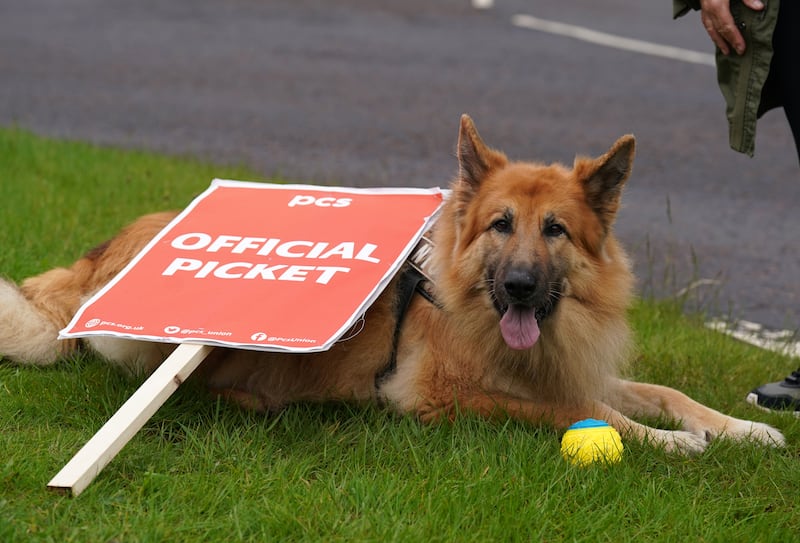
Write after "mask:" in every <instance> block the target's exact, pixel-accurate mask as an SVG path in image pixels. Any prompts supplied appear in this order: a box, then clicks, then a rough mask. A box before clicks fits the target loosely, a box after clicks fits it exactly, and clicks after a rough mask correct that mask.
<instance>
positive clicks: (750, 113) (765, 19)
mask: <svg viewBox="0 0 800 543" xmlns="http://www.w3.org/2000/svg"><path fill="white" fill-rule="evenodd" d="M779 1H780V0H765V1H764V4H765V7H764V9H763V11H753V10H751V9H749V8H748V7H747V6H745V5H744V4H743V3H742V2H741V0H731V12H732V13H733V17H734V19H735V20H736V22H737V24H738V25H739V30H740V31H741V32H742V35H743V36H744V39H745V42H746V43H747V49H746V50H745V53H744V55H742V56H739V55H737V54H736V53H731V54H730V55H728V56H725V55H723V54H722V53H720V51H719V49H717V53H716V59H717V81H718V82H719V88H720V90H721V91H722V95H723V96H724V97H725V103H726V113H727V116H728V126H729V129H730V134H729V136H730V144H731V147H732V148H733V149H735V150H736V151H739V152H740V153H747V154H748V155H750V156H753V152H754V151H755V146H756V145H755V141H756V121H757V120H758V118H759V117H761V115H763V114H764V113H765V112H766V111H768V110H770V109H772V108H774V107H778V106H780V105H781V104H780V102H779V100H778V98H777V97H776V96H775V95H774V93H770V92H768V91H767V92H765V93H763V94H762V89H763V88H764V83H765V82H766V80H767V75H768V74H769V65H770V62H771V60H772V32H773V30H775V22H776V21H777V20H778V2H779ZM787 1H798V0H787ZM672 6H673V18H678V17H680V16H682V15H684V14H686V12H688V11H689V10H690V9H694V10H699V9H700V1H699V0H672Z"/></svg>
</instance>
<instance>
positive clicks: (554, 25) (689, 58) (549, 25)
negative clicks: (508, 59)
mask: <svg viewBox="0 0 800 543" xmlns="http://www.w3.org/2000/svg"><path fill="white" fill-rule="evenodd" d="M511 24H513V25H514V26H518V27H520V28H528V29H530V30H538V31H541V32H548V33H550V34H557V35H559V36H566V37H569V38H574V39H576V40H581V41H585V42H589V43H594V44H597V45H603V46H605V47H612V48H614V49H622V50H624V51H633V52H636V53H642V54H645V55H651V56H656V57H663V58H669V59H673V60H680V61H683V62H691V63H693V64H704V65H707V66H715V62H714V55H712V54H710V53H700V52H698V51H692V50H690V49H682V48H680V47H672V46H671V45H660V44H657V43H651V42H648V41H642V40H636V39H633V38H623V37H622V36H616V35H614V34H607V33H605V32H598V31H597V30H592V29H590V28H586V27H583V26H576V25H571V24H566V23H559V22H556V21H548V20H545V19H539V18H538V17H533V16H531V15H524V14H520V15H514V16H513V17H511Z"/></svg>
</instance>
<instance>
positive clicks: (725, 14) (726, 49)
mask: <svg viewBox="0 0 800 543" xmlns="http://www.w3.org/2000/svg"><path fill="white" fill-rule="evenodd" d="M790 1H792V0H790ZM742 2H743V3H744V5H745V6H747V7H748V8H750V9H752V10H755V11H761V10H762V9H764V3H763V2H762V1H761V0H742ZM700 20H701V21H703V26H704V27H705V29H706V32H708V35H709V36H710V37H711V41H713V42H714V44H715V45H716V46H717V47H719V50H720V51H722V54H724V55H728V54H730V52H731V49H733V50H734V51H736V53H738V54H740V55H741V54H743V53H744V50H745V48H746V44H745V41H744V38H743V37H742V33H741V32H739V29H738V28H737V27H736V22H735V21H734V20H733V15H732V14H731V3H730V0H700Z"/></svg>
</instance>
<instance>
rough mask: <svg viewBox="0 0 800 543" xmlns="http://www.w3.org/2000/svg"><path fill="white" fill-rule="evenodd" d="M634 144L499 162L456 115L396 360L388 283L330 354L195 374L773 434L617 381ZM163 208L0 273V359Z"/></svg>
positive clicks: (40, 343) (704, 431) (621, 425)
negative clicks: (442, 185) (556, 159)
mask: <svg viewBox="0 0 800 543" xmlns="http://www.w3.org/2000/svg"><path fill="white" fill-rule="evenodd" d="M633 155H634V138H633V137H632V136H624V137H622V138H620V139H619V140H618V141H617V142H616V143H614V145H613V146H612V147H611V149H610V150H609V151H608V152H607V153H606V154H604V155H603V156H601V157H599V158H596V159H590V158H583V157H579V158H577V159H576V160H575V163H574V165H573V167H572V168H568V167H565V166H562V165H559V164H551V165H545V164H540V163H534V162H512V161H509V160H508V159H507V158H506V156H505V155H504V154H502V153H500V152H499V151H496V150H493V149H490V148H489V147H487V146H486V145H485V144H484V143H483V141H482V140H481V138H480V137H479V135H478V133H477V131H476V130H475V127H474V125H473V123H472V121H471V120H470V118H469V117H467V116H464V117H462V120H461V127H460V133H459V142H458V159H459V174H458V177H457V178H456V180H455V181H454V183H453V185H452V195H451V197H450V198H449V199H448V201H447V203H446V204H445V207H444V210H443V212H442V215H441V216H440V218H439V219H438V221H437V222H436V224H435V226H434V228H433V231H432V237H433V241H434V243H435V250H434V254H433V256H432V258H431V262H430V269H429V271H430V273H431V275H432V279H433V281H432V283H431V284H429V285H427V288H428V289H429V291H431V292H432V293H433V295H434V297H435V298H436V301H437V303H436V304H432V303H431V302H430V301H428V300H426V299H425V298H423V297H422V296H419V295H416V296H414V297H413V299H412V300H411V303H410V306H409V308H408V311H407V313H406V314H405V317H404V319H403V321H402V327H401V329H400V331H399V340H398V341H397V345H396V352H395V353H394V354H395V356H396V366H394V367H392V368H391V370H390V371H388V372H387V370H386V368H387V364H389V361H390V360H391V358H392V355H393V353H392V351H393V345H394V343H395V342H394V341H393V338H394V337H395V323H396V320H397V311H395V310H396V307H395V306H396V304H397V303H398V301H397V299H396V298H397V280H395V281H394V282H393V283H392V284H391V285H390V286H389V287H388V288H387V289H386V291H385V292H384V293H383V294H382V295H381V297H380V298H379V299H378V300H377V301H376V302H375V304H374V305H373V306H372V307H371V308H370V309H369V311H368V312H367V314H366V318H365V325H364V329H363V330H362V331H361V333H359V334H358V335H356V336H355V337H354V338H352V339H350V340H349V341H346V342H341V343H338V344H336V345H335V346H334V347H333V348H332V349H331V350H330V351H327V352H324V353H316V354H303V355H301V354H273V353H263V352H255V351H246V350H226V349H216V350H215V351H214V352H213V353H212V355H211V357H210V358H209V359H207V360H206V361H205V362H204V363H203V365H202V366H201V368H200V370H199V371H200V372H201V374H202V376H203V378H204V379H206V380H207V382H208V385H209V387H210V389H211V390H213V391H215V392H216V393H217V394H220V395H222V396H224V397H226V398H228V399H231V400H233V401H235V402H238V403H239V404H241V405H244V406H246V407H249V408H254V409H260V410H271V409H279V408H281V407H282V406H285V405H286V404H288V403H290V402H297V401H326V400H348V401H355V402H376V401H377V402H384V403H386V404H388V405H389V406H391V407H393V408H394V409H396V410H397V411H399V412H402V413H409V414H414V415H416V416H417V417H419V418H420V419H422V420H424V421H431V420H436V419H439V418H442V417H445V418H451V417H454V416H455V415H456V414H457V412H461V411H467V412H472V413H476V414H479V415H481V416H484V417H487V418H494V417H506V416H508V417H513V418H515V419H522V420H525V421H530V422H531V423H536V424H538V423H546V424H552V425H555V426H556V427H558V428H564V427H566V426H568V425H569V424H571V423H573V422H575V421H578V420H580V419H584V418H588V417H594V418H600V419H604V420H606V421H608V422H609V423H610V424H611V425H612V426H614V427H615V428H617V430H619V431H620V433H621V434H622V435H623V437H626V438H628V439H630V438H634V439H648V440H650V441H651V442H653V443H655V444H657V445H660V446H663V447H665V448H666V449H668V450H673V451H676V452H681V453H694V452H700V451H702V450H704V449H705V448H706V446H707V445H708V442H709V440H710V439H712V438H714V437H717V436H720V435H725V436H727V437H729V438H732V439H737V440H745V439H751V440H754V441H757V442H761V443H764V444H767V445H781V444H783V441H784V438H783V436H782V435H781V433H780V432H778V431H777V430H775V429H773V428H771V427H769V426H767V425H765V424H761V423H757V422H750V421H745V420H740V419H735V418H732V417H728V416H726V415H723V414H721V413H719V412H717V411H715V410H712V409H710V408H708V407H705V406H703V405H701V404H699V403H697V402H695V401H693V400H691V399H690V398H688V397H687V396H685V395H684V394H682V393H680V392H678V391H676V390H674V389H671V388H667V387H663V386H658V385H652V384H644V383H636V382H632V381H628V380H624V379H622V378H621V377H619V372H620V371H621V369H622V368H623V366H624V363H625V361H626V360H627V359H628V357H629V355H630V333H629V330H628V325H627V322H626V310H627V307H628V305H629V303H630V301H631V297H632V285H633V278H632V276H631V272H630V267H629V263H628V259H627V257H626V255H625V253H624V251H623V250H622V248H621V247H620V246H619V244H618V242H617V240H616V238H615V237H614V233H613V223H614V220H615V216H616V213H617V210H618V208H619V205H620V197H621V192H622V188H623V185H624V184H625V182H626V181H627V179H628V176H629V174H630V170H631V165H632V161H633ZM173 217H174V214H173V213H161V214H154V215H148V216H145V217H142V218H141V219H139V220H138V221H136V222H135V223H133V224H132V225H131V226H129V227H128V228H126V229H124V230H123V231H122V232H120V233H119V235H118V236H117V237H115V238H114V239H112V240H111V241H110V242H108V243H106V244H104V245H102V246H100V247H98V248H97V249H95V250H93V251H91V252H90V253H89V254H87V255H86V256H85V257H83V258H81V259H80V260H78V261H77V262H76V263H75V264H73V266H72V267H71V268H68V269H63V268H59V269H54V270H51V271H48V272H45V273H43V274H41V275H39V276H36V277H32V278H29V279H27V280H25V281H24V282H23V283H22V285H21V286H19V287H17V286H16V285H13V284H11V283H9V282H6V281H0V355H2V356H3V357H4V358H5V359H9V360H12V361H15V362H18V363H34V364H49V363H52V362H54V361H56V360H57V359H58V358H59V357H61V356H63V355H65V354H67V353H69V352H70V351H72V350H74V349H76V348H78V347H79V345H78V344H77V342H76V341H74V340H73V341H58V340H57V339H56V336H57V333H58V330H59V329H61V328H62V327H64V326H65V325H66V324H67V322H68V321H69V319H70V318H71V317H72V315H73V314H74V313H75V311H76V310H77V309H78V307H79V304H80V303H81V301H82V300H85V299H86V298H87V297H88V296H89V295H91V294H92V293H93V292H95V291H97V290H98V289H99V288H100V287H102V286H103V285H104V284H105V283H106V282H107V281H108V280H109V279H110V278H111V277H113V276H114V275H115V274H116V273H117V272H118V271H120V269H121V268H122V267H123V266H124V265H125V264H126V263H127V262H128V261H129V260H130V259H131V258H132V257H133V256H134V255H135V254H136V253H137V252H138V251H139V250H140V249H141V248H142V247H143V246H144V245H145V244H146V243H147V242H148V241H149V240H150V239H151V238H152V237H153V236H154V235H155V234H156V233H157V232H158V231H159V230H160V229H161V228H163V227H164V226H165V225H166V224H167V223H168V222H169V221H170V220H171V219H172V218H173ZM260 305H262V306H267V307H268V301H266V302H265V303H262V304H260ZM309 318H313V315H310V316H309ZM88 343H89V344H90V345H91V347H92V348H94V349H95V350H97V351H98V352H99V353H100V354H102V355H104V356H105V357H107V358H108V359H109V360H111V361H113V362H115V363H117V364H120V365H122V366H125V367H127V368H129V369H132V370H134V371H144V372H149V371H152V370H153V369H154V368H155V367H157V365H158V364H159V363H160V362H161V361H162V360H163V358H164V356H165V355H166V354H167V353H168V352H169V351H170V350H171V349H172V348H173V347H172V346H170V345H166V344H153V343H143V342H134V341H129V340H120V339H112V338H96V339H92V340H89V342H88ZM376 376H380V378H378V379H376ZM636 416H645V417H662V418H666V419H671V420H675V421H678V422H679V424H680V426H681V429H680V430H677V431H672V430H663V429H656V428H651V427H648V426H644V425H642V424H640V423H638V422H635V421H634V420H633V418H632V417H636Z"/></svg>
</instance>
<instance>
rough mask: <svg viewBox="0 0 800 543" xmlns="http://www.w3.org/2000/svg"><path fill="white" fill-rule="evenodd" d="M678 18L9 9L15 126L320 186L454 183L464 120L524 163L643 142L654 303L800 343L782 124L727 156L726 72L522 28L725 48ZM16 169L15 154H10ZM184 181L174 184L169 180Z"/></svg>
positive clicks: (562, 11) (639, 162)
mask: <svg viewBox="0 0 800 543" xmlns="http://www.w3.org/2000/svg"><path fill="white" fill-rule="evenodd" d="M670 10H671V3H670V2H668V1H666V0H664V1H663V2H641V1H640V0H606V1H604V2H597V1H596V0H571V1H570V2H557V1H555V0H549V1H533V0H529V1H522V0H496V3H495V6H494V7H493V8H492V9H489V10H476V9H473V8H472V6H471V5H470V3H469V0H436V1H435V2H430V1H427V0H406V1H403V2H400V1H392V2H390V1H384V2H380V1H376V0H337V1H336V2H322V1H316V2H315V1H310V0H226V1H224V2H221V1H219V0H170V1H168V2H165V1H160V0H137V1H136V2H126V1H122V0H72V1H70V2H64V1H63V0H25V1H19V0H17V1H14V0H0V125H12V124H16V125H18V126H21V127H25V128H28V129H31V130H33V131H35V132H37V133H40V134H43V135H48V136H55V137H60V138H69V139H79V140H88V141H92V142H96V143H99V144H104V145H115V146H122V147H131V148H146V149H153V150H157V151H162V152H166V153H172V154H191V155H196V156H199V157H201V158H204V159H208V160H212V161H216V162H220V163H234V164H239V163H244V164H247V165H249V166H250V167H252V168H254V169H256V170H257V171H259V172H261V173H263V174H266V175H280V176H282V177H284V178H287V179H290V180H293V181H298V182H308V183H315V184H343V185H357V186H389V185H391V186H435V185H438V186H445V185H446V184H447V183H448V182H449V180H450V179H451V177H452V176H453V174H454V172H455V160H454V145H455V139H456V133H457V126H458V118H459V116H460V114H461V113H462V112H467V113H469V114H470V115H472V117H473V118H474V119H475V121H476V123H477V125H478V128H479V130H480V131H481V134H482V135H483V136H484V138H485V139H486V141H487V142H488V143H489V144H490V145H493V146H495V147H498V148H501V149H503V150H504V151H506V152H507V153H508V154H509V155H510V156H511V157H513V158H536V159H541V160H546V161H551V160H559V161H566V162H571V161H572V159H573V157H574V155H575V154H576V153H581V154H589V155H598V154H601V153H603V152H604V151H605V150H606V149H607V148H608V147H609V146H610V145H611V144H612V143H613V142H614V141H615V139H616V138H617V137H619V136H620V135H622V134H626V133H634V134H635V135H636V136H637V140H638V154H637V159H636V164H635V167H634V175H633V178H632V180H631V181H630V183H629V186H628V189H627V191H626V196H625V208H624V209H623V211H622V213H621V215H620V218H619V222H618V225H617V232H618V234H619V236H620V237H621V238H622V239H623V241H624V242H625V243H626V245H627V246H628V247H629V249H630V251H631V253H632V254H633V256H634V259H635V263H636V264H635V265H636V269H637V272H638V275H639V277H640V287H641V290H642V292H644V293H645V294H649V293H651V292H653V291H655V292H657V293H658V295H660V296H665V295H670V294H671V293H675V292H678V291H679V290H680V289H681V288H683V287H685V286H687V285H688V284H689V283H690V282H691V281H692V280H693V279H699V280H701V281H700V282H699V283H697V285H698V286H696V287H695V288H693V289H692V292H693V299H695V300H697V301H699V302H701V303H705V304H706V307H709V308H711V309H712V310H713V311H714V312H715V313H718V314H722V315H725V316H731V317H744V318H747V319H749V320H754V321H758V322H761V323H764V324H767V325H769V326H773V327H781V328H791V329H794V328H797V327H798V325H800V242H798V239H797V238H798V235H800V168H799V167H798V163H797V157H796V153H795V150H794V147H793V144H792V140H791V135H790V132H789V129H788V126H787V125H786V122H785V120H784V118H783V113H782V111H780V110H779V111H774V112H770V113H769V114H767V116H766V117H765V118H764V119H763V120H762V121H761V123H760V124H759V134H758V139H757V143H756V145H757V148H756V157H755V158H753V159H750V158H748V157H745V156H742V155H739V154H737V153H735V152H733V151H731V150H730V149H729V148H728V145H727V125H726V122H725V118H724V105H723V103H722V98H721V95H720V94H719V91H718V89H717V86H716V80H715V74H714V70H713V68H711V67H710V66H707V65H701V64H691V63H687V62H682V61H679V60H671V59H666V58H660V57H654V56H650V55H645V54H641V53H636V52H631V51H623V50H619V49H614V48H608V47H604V46H599V45H594V44H590V43H586V42H583V41H579V40H576V39H572V38H567V37H559V36H554V35H552V34H548V33H544V32H540V31H533V30H528V29H524V28H519V27H517V26H514V25H513V24H512V23H511V20H512V16H513V15H515V14H520V13H525V14H530V15H534V16H536V17H540V18H544V19H549V20H554V21H560V22H565V23H571V24H574V25H580V26H584V27H588V28H592V29H595V30H598V31H602V32H607V33H612V34H616V35H620V36H624V37H628V38H636V39H639V40H647V41H651V42H655V43H659V44H665V45H673V46H678V47H683V48H687V49H692V50H696V51H702V52H706V53H709V52H711V48H710V42H709V40H708V38H707V37H706V35H705V33H704V31H703V30H702V27H701V25H700V21H699V18H698V17H697V15H696V14H692V15H690V16H688V17H686V18H684V19H682V20H680V21H677V22H674V21H672V19H671V11H670ZM0 172H2V157H1V156H0ZM165 182H167V181H166V180H165Z"/></svg>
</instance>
